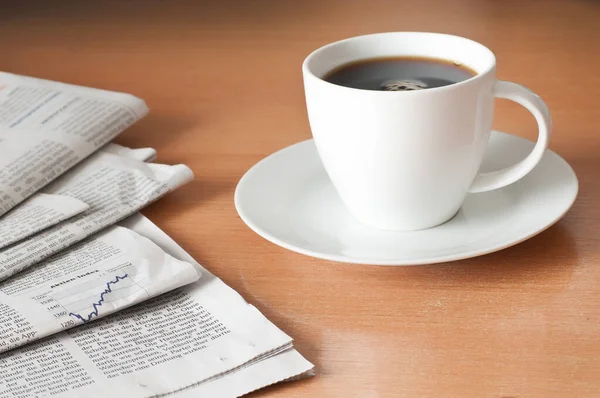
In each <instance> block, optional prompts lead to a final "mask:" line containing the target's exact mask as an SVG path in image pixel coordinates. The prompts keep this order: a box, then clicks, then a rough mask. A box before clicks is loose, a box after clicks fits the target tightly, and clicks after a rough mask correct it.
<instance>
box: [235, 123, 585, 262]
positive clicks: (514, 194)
mask: <svg viewBox="0 0 600 398" xmlns="http://www.w3.org/2000/svg"><path fill="white" fill-rule="evenodd" d="M532 147H533V143H532V142H530V141H527V140H525V139H522V138H518V137H515V136H512V135H508V134H504V133H499V132H493V133H492V136H491V138H490V143H489V146H488V150H487V154H486V157H485V159H486V160H485V162H484V164H483V166H482V171H491V170H498V169H500V168H503V167H506V166H509V165H512V164H515V163H516V162H517V161H518V160H521V159H523V158H525V156H526V155H527V154H528V153H529V152H530V151H531V148H532ZM577 190H578V182H577V177H576V176H575V173H574V172H573V170H572V169H571V167H570V166H569V165H568V164H567V162H565V161H564V160H563V159H562V158H561V157H560V156H558V155H557V154H555V153H554V152H551V151H547V152H546V154H545V155H544V158H543V160H542V161H541V162H540V164H539V165H538V166H537V167H536V168H535V169H534V170H533V171H532V172H531V173H530V174H529V175H527V176H526V177H525V178H523V179H522V180H520V181H518V182H516V183H514V184H512V185H509V186H508V187H505V188H502V189H498V190H495V191H491V192H485V193H479V194H471V195H468V196H467V199H466V201H465V203H464V204H463V206H462V209H461V211H460V212H459V213H458V214H457V215H456V216H455V217H454V218H453V219H452V220H450V221H448V222H447V223H445V224H443V225H441V226H438V227H435V228H430V229H426V230H421V231H416V232H390V231H382V230H378V229H373V228H370V227H367V226H365V225H363V224H361V223H359V222H358V221H356V220H355V219H354V218H353V217H352V216H351V215H350V213H349V212H348V210H346V207H345V206H344V204H343V203H342V201H341V200H340V198H339V196H338V195H337V193H336V192H335V190H334V188H333V186H332V185H331V183H330V181H329V178H328V176H327V174H326V173H325V170H324V169H323V166H322V164H321V161H320V159H319V156H318V154H317V151H316V148H315V145H314V143H313V141H312V140H308V141H303V142H300V143H298V144H295V145H292V146H289V147H287V148H285V149H282V150H280V151H278V152H276V153H274V154H272V155H270V156H268V157H266V158H265V159H263V160H261V161H260V162H258V163H257V164H256V165H255V166H254V167H252V168H251V169H250V170H249V171H248V172H247V173H246V174H245V175H244V176H243V177H242V179H241V180H240V182H239V184H238V186H237V188H236V191H235V206H236V208H237V211H238V213H239V215H240V217H241V218H242V220H244V222H245V223H246V224H248V226H249V227H250V228H252V230H254V231H255V232H256V233H257V234H259V235H260V236H262V237H263V238H265V239H267V240H269V241H271V242H273V243H275V244H277V245H279V246H282V247H284V248H286V249H289V250H293V251H295V252H298V253H302V254H306V255H309V256H314V257H319V258H323V259H327V260H334V261H342V262H348V263H361V264H377V265H416V264H430V263H439V262H444V261H452V260H459V259H464V258H469V257H475V256H479V255H482V254H487V253H491V252H494V251H497V250H501V249H504V248H506V247H509V246H512V245H515V244H517V243H519V242H522V241H524V240H526V239H528V238H531V237H532V236H534V235H536V234H538V233H540V232H542V231H543V230H545V229H546V228H548V227H550V226H551V225H552V224H554V223H555V222H556V221H558V220H559V219H560V218H561V217H562V216H563V215H564V214H565V213H566V212H567V210H569V208H570V207H571V205H572V204H573V202H574V201H575V197H576V196H577Z"/></svg>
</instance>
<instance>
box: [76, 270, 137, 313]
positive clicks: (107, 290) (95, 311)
mask: <svg viewBox="0 0 600 398" xmlns="http://www.w3.org/2000/svg"><path fill="white" fill-rule="evenodd" d="M128 276H129V275H127V274H125V275H123V276H118V275H117V276H116V277H115V280H114V281H108V282H106V289H104V291H103V292H102V293H100V300H98V302H97V303H92V308H93V309H94V310H93V311H92V312H90V313H89V314H88V316H87V319H85V317H83V316H81V315H79V314H74V313H72V312H69V315H70V316H74V317H75V318H78V319H81V320H82V321H83V322H89V321H91V320H92V317H93V316H94V315H96V316H98V308H99V307H102V304H103V303H104V295H106V294H108V293H110V292H112V288H111V287H110V285H116V284H117V283H119V281H122V280H123V279H125V278H127V277H128Z"/></svg>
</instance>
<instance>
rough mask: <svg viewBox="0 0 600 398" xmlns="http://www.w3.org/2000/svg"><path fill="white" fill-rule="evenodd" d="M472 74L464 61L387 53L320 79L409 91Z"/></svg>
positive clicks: (388, 89) (344, 67)
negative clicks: (399, 55)
mask: <svg viewBox="0 0 600 398" xmlns="http://www.w3.org/2000/svg"><path fill="white" fill-rule="evenodd" d="M475 75H476V72H475V71H473V70H471V69H470V68H468V67H466V66H464V65H460V64H457V63H453V62H451V61H446V60H442V59H435V58H426V57H390V58H371V59H364V60H360V61H356V62H352V63H349V64H345V65H342V66H340V67H338V68H335V69H333V70H332V71H330V72H328V73H327V74H326V75H325V76H324V77H323V80H325V81H328V82H330V83H333V84H337V85H339V86H345V87H351V88H358V89H362V90H377V91H412V90H425V89H429V88H436V87H443V86H448V85H450V84H455V83H459V82H462V81H464V80H467V79H469V78H471V77H473V76H475Z"/></svg>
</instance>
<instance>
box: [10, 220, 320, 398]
mask: <svg viewBox="0 0 600 398" xmlns="http://www.w3.org/2000/svg"><path fill="white" fill-rule="evenodd" d="M121 225H123V226H125V227H128V228H130V229H131V230H133V231H135V232H137V233H138V234H140V235H142V236H144V237H147V238H148V239H150V240H151V241H152V242H154V243H155V244H156V245H157V246H159V247H160V248H161V249H163V250H164V251H165V252H166V253H168V254H170V255H171V256H173V257H174V258H177V259H179V260H181V261H184V262H188V263H191V264H194V265H195V266H196V267H197V268H198V269H199V270H200V273H201V274H202V277H201V278H200V279H199V280H198V281H197V282H195V283H192V284H190V285H187V286H184V287H182V288H179V289H177V290H174V291H172V292H169V293H166V294H163V295H161V296H158V297H156V298H154V299H151V300H148V301H145V302H143V303H141V304H138V305H136V306H134V307H131V308H129V309H126V310H123V311H121V312H119V313H116V314H113V315H111V316H109V317H106V318H103V319H100V320H98V321H95V322H90V323H89V324H86V325H81V326H79V327H77V328H74V329H70V330H67V331H65V332H61V333H59V334H57V335H54V336H51V337H48V338H46V339H44V340H41V341H39V342H36V343H33V344H30V345H27V346H25V347H21V348H18V349H15V350H12V351H9V352H7V353H5V354H2V355H0V398H24V397H30V396H45V395H52V396H54V397H59V398H75V397H82V396H85V397H87V398H96V397H98V398H100V397H102V398H104V397H108V396H110V397H123V398H125V397H127V398H147V397H155V396H161V395H164V394H171V393H176V394H175V396H177V395H178V394H183V393H185V394H188V395H187V396H190V395H189V394H194V393H196V395H191V396H209V397H212V396H217V397H228V396H232V397H233V396H239V395H241V394H244V393H246V392H249V391H252V390H254V389H256V388H260V387H262V386H264V385H268V384H271V383H274V382H278V381H281V380H285V379H287V378H289V377H293V376H297V375H300V374H305V373H306V372H310V371H311V369H312V365H311V364H310V363H309V362H307V361H306V360H304V358H302V357H301V356H300V355H297V353H295V351H290V349H291V343H292V340H291V338H290V337H288V336H287V335H286V334H285V333H283V332H282V331H281V330H279V329H278V328H277V327H276V326H274V325H273V324H272V323H271V322H269V321H268V320H267V319H266V318H265V317H264V316H263V315H262V314H261V313H260V312H259V311H258V310H257V309H256V308H255V307H253V306H251V305H249V304H248V303H246V302H245V301H244V300H243V299H242V297H241V296H239V295H238V294H237V293H236V292H235V291H234V290H232V289H231V288H229V287H228V286H227V285H225V284H224V283H223V282H222V281H221V280H219V279H218V278H216V277H214V276H213V275H211V274H210V273H209V272H208V271H206V270H205V269H204V268H202V267H201V266H200V265H199V264H198V263H196V262H195V261H194V260H193V259H192V258H191V257H190V256H189V255H188V254H187V253H185V252H184V251H183V249H181V248H180V247H179V246H177V244H176V243H175V242H173V241H172V240H171V239H170V238H169V237H168V236H167V235H166V234H164V233H163V232H162V231H161V230H160V229H158V228H157V227H156V226H155V225H154V224H152V223H151V222H150V221H149V220H148V219H146V218H144V217H143V216H141V215H136V216H134V217H132V218H130V219H128V220H126V221H125V222H123V223H122V224H121ZM5 283H6V282H5ZM290 352H291V353H292V355H291V356H290V355H289V354H290ZM281 355H283V357H281ZM278 357H279V359H280V361H278V362H277V364H276V365H273V366H281V367H282V368H281V369H279V371H278V372H276V373H277V374H274V375H273V377H268V376H266V375H263V377H261V378H260V380H246V381H244V377H245V376H244V375H250V374H251V373H252V372H251V370H252V369H253V367H254V366H256V365H259V364H262V363H263V361H266V360H268V359H271V358H278ZM269 363H271V364H273V362H269ZM228 377H233V378H236V380H239V381H241V382H245V383H246V384H245V386H241V387H240V388H238V389H235V388H231V389H229V391H225V390H223V394H221V393H220V392H217V393H216V394H215V393H214V392H215V391H221V388H222V385H223V380H228V379H227V378H228ZM211 384H212V385H213V390H210V389H209V388H210V387H208V386H210V385H211ZM220 386H221V387H220ZM204 389H206V390H204ZM242 390H244V391H242ZM192 391H193V392H192ZM202 391H208V392H210V393H207V395H199V394H198V392H202Z"/></svg>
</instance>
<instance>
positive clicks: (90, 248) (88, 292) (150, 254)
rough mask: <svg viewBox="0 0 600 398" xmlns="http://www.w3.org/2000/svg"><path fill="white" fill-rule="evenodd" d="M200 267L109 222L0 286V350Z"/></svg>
mask: <svg viewBox="0 0 600 398" xmlns="http://www.w3.org/2000/svg"><path fill="white" fill-rule="evenodd" d="M199 277H200V272H199V270H197V269H196V267H195V266H194V265H192V264H190V263H188V262H185V261H181V260H177V259H175V258H173V257H172V256H170V255H169V254H166V253H165V252H164V251H163V250H162V249H161V248H159V247H158V246H157V245H156V244H154V243H152V242H151V241H150V240H149V239H147V238H144V237H142V236H140V235H138V234H137V233H135V232H133V231H131V230H129V229H126V228H123V227H117V226H114V227H111V228H109V229H107V230H105V231H103V232H101V233H100V234H97V235H95V236H93V237H91V238H89V239H86V240H84V241H83V242H81V243H78V244H77V245H75V246H73V247H72V248H70V249H69V250H67V251H65V252H62V253H59V254H57V255H55V256H52V257H50V258H49V259H47V260H45V261H43V262H41V263H39V264H36V265H35V266H33V267H31V268H29V269H28V270H26V271H24V272H21V273H19V274H18V275H16V276H15V277H13V278H11V279H10V280H8V281H6V282H5V283H3V284H2V285H0V319H2V322H1V323H0V352H4V351H7V350H10V349H12V348H14V347H17V346H20V345H23V344H27V343H29V342H32V341H35V340H38V339H40V338H43V337H45V336H49V335H52V334H55V333H58V332H60V331H62V330H65V329H69V328H72V327H74V326H77V325H80V324H83V323H88V322H91V321H94V320H96V319H99V318H102V317H103V316H105V315H109V314H112V313H114V312H116V311H119V310H121V309H123V308H126V307H129V306H131V305H134V304H136V303H139V302H141V301H144V300H147V299H149V298H151V297H155V296H157V295H159V294H162V293H165V292H167V291H170V290H173V289H175V288H178V287H180V286H183V285H186V284H189V283H192V282H195V281H197V280H198V278H199Z"/></svg>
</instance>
